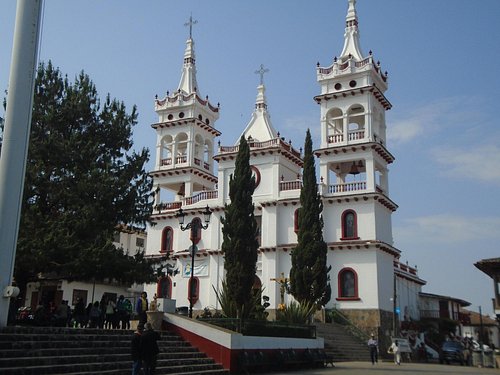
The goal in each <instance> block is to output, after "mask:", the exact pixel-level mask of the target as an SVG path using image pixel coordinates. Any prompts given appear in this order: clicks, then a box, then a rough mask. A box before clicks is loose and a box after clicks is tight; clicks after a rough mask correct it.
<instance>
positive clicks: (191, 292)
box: [188, 277, 200, 305]
mask: <svg viewBox="0 0 500 375" xmlns="http://www.w3.org/2000/svg"><path fill="white" fill-rule="evenodd" d="M191 280H192V281H193V284H192V285H191ZM199 296H200V280H198V278H197V277H193V278H189V281H188V301H191V303H192V304H193V305H194V304H195V303H196V302H197V301H198V298H199Z"/></svg>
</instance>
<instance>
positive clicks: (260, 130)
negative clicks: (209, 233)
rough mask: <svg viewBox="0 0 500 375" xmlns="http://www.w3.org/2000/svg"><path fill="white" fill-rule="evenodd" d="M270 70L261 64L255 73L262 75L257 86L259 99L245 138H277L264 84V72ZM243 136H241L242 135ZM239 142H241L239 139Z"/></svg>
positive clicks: (257, 139)
mask: <svg viewBox="0 0 500 375" xmlns="http://www.w3.org/2000/svg"><path fill="white" fill-rule="evenodd" d="M267 72H269V69H265V68H264V65H263V64H261V65H260V69H259V70H256V71H255V74H259V75H260V84H259V86H257V99H256V100H255V109H254V111H253V113H252V118H251V119H250V122H249V123H248V125H247V126H246V128H245V130H244V131H243V134H242V135H243V136H244V137H245V138H249V137H250V138H251V139H253V140H254V141H258V142H265V141H269V140H271V139H274V138H276V137H277V136H278V135H277V132H276V130H275V129H274V128H273V125H272V124H271V116H270V115H269V112H268V111H267V100H266V95H265V92H266V87H265V85H264V74H265V73H267ZM240 138H241V137H240ZM240 138H238V140H237V143H238V142H239V139H240Z"/></svg>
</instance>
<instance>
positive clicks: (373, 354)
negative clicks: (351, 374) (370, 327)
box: [368, 333, 378, 365]
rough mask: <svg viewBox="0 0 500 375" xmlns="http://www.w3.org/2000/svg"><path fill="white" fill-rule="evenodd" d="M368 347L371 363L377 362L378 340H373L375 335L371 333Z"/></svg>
mask: <svg viewBox="0 0 500 375" xmlns="http://www.w3.org/2000/svg"><path fill="white" fill-rule="evenodd" d="M368 348H370V358H371V360H372V365H374V364H375V363H378V342H377V340H375V335H374V334H373V333H372V335H371V336H370V339H369V340H368Z"/></svg>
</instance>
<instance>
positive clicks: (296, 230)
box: [293, 208, 299, 233]
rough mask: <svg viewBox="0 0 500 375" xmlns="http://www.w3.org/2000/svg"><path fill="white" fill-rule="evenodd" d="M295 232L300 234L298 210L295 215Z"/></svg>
mask: <svg viewBox="0 0 500 375" xmlns="http://www.w3.org/2000/svg"><path fill="white" fill-rule="evenodd" d="M293 231H294V232H295V233H298V232H299V209H298V208H297V209H296V210H295V211H294V213H293Z"/></svg>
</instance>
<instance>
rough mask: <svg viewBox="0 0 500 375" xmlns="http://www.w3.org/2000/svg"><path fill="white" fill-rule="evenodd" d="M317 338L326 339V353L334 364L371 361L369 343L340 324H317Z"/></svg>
mask: <svg viewBox="0 0 500 375" xmlns="http://www.w3.org/2000/svg"><path fill="white" fill-rule="evenodd" d="M315 325H316V336H318V337H323V338H324V339H325V352H326V353H327V354H328V355H330V356H331V357H332V358H333V361H334V362H347V361H366V362H369V361H370V351H369V350H368V346H367V343H366V342H364V341H363V340H362V339H360V338H358V337H356V336H354V335H353V334H352V333H351V332H349V331H348V330H347V329H346V328H345V326H343V325H341V324H338V323H315Z"/></svg>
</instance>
